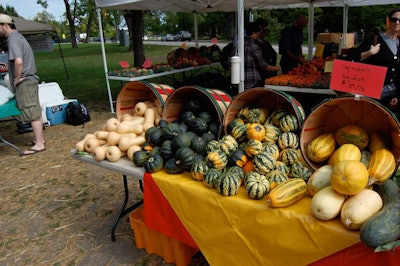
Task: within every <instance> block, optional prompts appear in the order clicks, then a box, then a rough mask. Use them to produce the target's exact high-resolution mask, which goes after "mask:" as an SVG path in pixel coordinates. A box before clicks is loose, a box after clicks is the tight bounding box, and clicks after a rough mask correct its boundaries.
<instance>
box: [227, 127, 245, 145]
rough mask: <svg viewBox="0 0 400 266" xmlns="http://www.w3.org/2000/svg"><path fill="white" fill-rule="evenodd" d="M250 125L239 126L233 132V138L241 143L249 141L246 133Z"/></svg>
mask: <svg viewBox="0 0 400 266" xmlns="http://www.w3.org/2000/svg"><path fill="white" fill-rule="evenodd" d="M248 125H249V124H238V125H236V126H235V127H234V128H233V129H232V132H231V135H232V137H234V138H235V139H236V140H237V142H239V143H241V142H243V141H246V140H247V136H246V131H247V127H248Z"/></svg>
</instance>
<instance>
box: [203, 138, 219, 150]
mask: <svg viewBox="0 0 400 266" xmlns="http://www.w3.org/2000/svg"><path fill="white" fill-rule="evenodd" d="M218 149H219V141H218V140H210V141H209V142H207V145H206V152H207V153H209V152H211V151H213V150H218Z"/></svg>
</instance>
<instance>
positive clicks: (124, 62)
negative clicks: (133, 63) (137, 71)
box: [118, 61, 129, 68]
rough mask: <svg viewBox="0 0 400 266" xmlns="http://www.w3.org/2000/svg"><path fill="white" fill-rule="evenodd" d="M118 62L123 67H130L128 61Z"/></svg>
mask: <svg viewBox="0 0 400 266" xmlns="http://www.w3.org/2000/svg"><path fill="white" fill-rule="evenodd" d="M118 63H119V65H120V66H121V67H122V68H128V67H129V63H128V61H119V62H118Z"/></svg>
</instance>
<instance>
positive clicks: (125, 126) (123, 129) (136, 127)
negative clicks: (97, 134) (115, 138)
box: [117, 109, 151, 135]
mask: <svg viewBox="0 0 400 266" xmlns="http://www.w3.org/2000/svg"><path fill="white" fill-rule="evenodd" d="M149 110H151V109H149ZM117 132H118V133H120V134H123V133H135V134H137V135H140V134H142V133H143V132H144V126H143V125H142V124H132V123H131V122H130V121H124V122H121V123H119V125H118V126H117Z"/></svg>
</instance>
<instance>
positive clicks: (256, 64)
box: [244, 22, 280, 89]
mask: <svg viewBox="0 0 400 266" xmlns="http://www.w3.org/2000/svg"><path fill="white" fill-rule="evenodd" d="M260 31H261V28H260V26H259V25H258V24H257V23H255V22H250V23H249V24H247V26H246V37H245V39H244V76H245V77H244V89H248V88H254V87H263V86H264V85H265V80H262V79H261V75H260V70H265V71H279V70H280V67H279V66H268V64H267V62H265V60H264V58H263V54H262V50H261V48H260V47H259V46H258V45H257V44H255V42H254V41H255V40H256V39H257V38H258V35H259V33H260Z"/></svg>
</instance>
